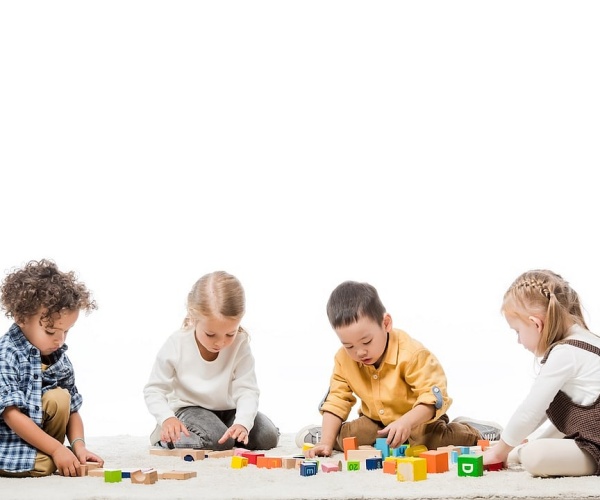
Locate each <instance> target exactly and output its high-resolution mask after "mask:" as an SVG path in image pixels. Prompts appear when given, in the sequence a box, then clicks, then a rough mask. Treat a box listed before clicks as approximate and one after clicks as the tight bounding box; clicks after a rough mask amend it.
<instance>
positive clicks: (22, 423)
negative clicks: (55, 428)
mask: <svg viewBox="0 0 600 500" xmlns="http://www.w3.org/2000/svg"><path fill="white" fill-rule="evenodd" d="M2 417H3V418H4V421H5V422H6V425H8V426H9V427H10V428H11V429H12V430H13V431H14V432H15V433H16V434H17V435H18V436H19V437H20V438H21V439H23V440H24V441H27V442H28V443H29V444H30V445H31V446H33V447H34V448H36V449H38V450H40V451H42V452H43V453H45V454H46V455H49V456H51V457H52V460H53V461H54V464H55V465H56V468H57V469H58V472H59V473H60V474H62V475H63V476H77V466H79V465H80V462H79V461H78V460H77V457H76V456H75V455H74V454H73V453H72V452H71V451H70V450H69V449H68V448H67V447H66V446H64V445H63V444H62V443H60V442H59V441H58V440H56V439H54V438H53V437H52V436H50V435H49V434H46V433H45V432H44V431H43V430H42V429H40V428H39V427H38V426H37V425H36V423H35V422H34V421H33V420H31V419H30V418H29V417H28V416H27V415H25V414H24V413H23V412H21V410H19V409H18V408H17V407H16V406H9V407H8V408H6V409H5V410H4V412H3V413H2Z"/></svg>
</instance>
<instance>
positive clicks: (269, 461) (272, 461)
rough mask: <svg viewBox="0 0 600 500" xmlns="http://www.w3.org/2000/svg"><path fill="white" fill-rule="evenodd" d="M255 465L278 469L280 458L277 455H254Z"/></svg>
mask: <svg viewBox="0 0 600 500" xmlns="http://www.w3.org/2000/svg"><path fill="white" fill-rule="evenodd" d="M256 466H257V467H262V468H265V469H280V468H281V458H279V457H256Z"/></svg>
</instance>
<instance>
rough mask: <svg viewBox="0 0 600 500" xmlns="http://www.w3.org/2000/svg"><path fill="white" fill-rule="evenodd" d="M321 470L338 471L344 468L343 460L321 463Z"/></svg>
mask: <svg viewBox="0 0 600 500" xmlns="http://www.w3.org/2000/svg"><path fill="white" fill-rule="evenodd" d="M321 470H322V471H323V472H338V471H341V470H342V461H341V460H338V461H337V462H327V463H323V464H322V465H321Z"/></svg>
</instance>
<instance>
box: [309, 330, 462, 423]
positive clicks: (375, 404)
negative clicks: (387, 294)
mask: <svg viewBox="0 0 600 500" xmlns="http://www.w3.org/2000/svg"><path fill="white" fill-rule="evenodd" d="M446 391H447V382H446V374H445V373H444V369H443V368H442V366H441V365H440V362H439V361H438V360H437V358H436V357H435V356H434V355H433V354H432V353H431V352H430V351H429V350H427V349H426V348H425V347H424V346H423V344H421V343H420V342H419V341H417V340H415V339H413V338H412V337H410V336H409V335H408V334H407V333H406V332H404V331H402V330H397V329H394V330H392V331H391V332H390V334H389V340H388V345H387V348H386V350H385V353H384V356H383V361H382V362H381V364H380V366H379V368H375V367H373V366H370V365H365V364H363V363H359V362H356V361H354V360H352V359H351V358H350V356H349V355H348V353H347V352H346V350H345V349H344V348H343V347H342V348H341V349H340V350H339V351H338V352H337V354H336V355H335V366H334V369H333V375H332V376H331V381H330V385H329V391H328V393H327V395H326V396H325V399H324V400H323V401H322V402H321V405H320V408H319V409H320V411H321V413H323V412H325V411H328V412H330V413H333V414H334V415H337V416H338V417H340V418H341V419H342V420H343V421H345V420H346V419H347V418H348V415H349V414H350V411H351V410H352V408H353V406H354V405H355V404H356V400H357V398H359V399H360V400H361V407H360V411H359V413H361V414H362V415H365V416H366V417H369V418H370V419H372V420H376V421H380V422H382V423H383V425H384V426H385V425H389V424H390V423H392V422H393V421H395V420H397V419H399V418H400V417H401V416H402V415H404V414H405V413H407V412H408V411H410V410H411V409H412V408H414V407H415V406H416V405H418V404H429V405H433V406H434V407H435V410H436V412H435V416H434V417H433V418H432V419H431V420H430V421H431V422H433V421H435V420H437V419H438V418H440V417H441V416H442V415H444V414H445V413H446V411H447V410H448V408H449V407H450V404H451V403H452V399H451V398H449V397H448V394H447V392H446Z"/></svg>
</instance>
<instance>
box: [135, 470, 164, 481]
mask: <svg viewBox="0 0 600 500" xmlns="http://www.w3.org/2000/svg"><path fill="white" fill-rule="evenodd" d="M156 481H158V472H157V471H156V470H154V469H150V470H148V469H146V470H136V471H135V472H132V473H131V482H132V484H154V483H155V482H156Z"/></svg>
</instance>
